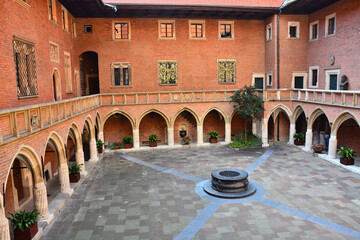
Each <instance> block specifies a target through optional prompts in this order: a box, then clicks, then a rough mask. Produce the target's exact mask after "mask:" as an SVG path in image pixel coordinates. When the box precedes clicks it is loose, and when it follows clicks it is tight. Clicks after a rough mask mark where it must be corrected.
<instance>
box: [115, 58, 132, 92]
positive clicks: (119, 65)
mask: <svg viewBox="0 0 360 240" xmlns="http://www.w3.org/2000/svg"><path fill="white" fill-rule="evenodd" d="M115 68H120V69H123V68H128V69H129V85H123V84H124V83H123V81H124V80H123V79H121V75H120V85H115V74H114V69H115ZM110 74H111V87H112V88H117V87H122V88H124V87H132V70H131V63H130V62H113V63H111V66H110Z"/></svg>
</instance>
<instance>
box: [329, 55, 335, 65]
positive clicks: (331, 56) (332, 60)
mask: <svg viewBox="0 0 360 240" xmlns="http://www.w3.org/2000/svg"><path fill="white" fill-rule="evenodd" d="M329 60H330V65H334V63H335V56H334V55H332V54H331V55H330V57H329Z"/></svg>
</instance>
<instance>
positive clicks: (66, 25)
mask: <svg viewBox="0 0 360 240" xmlns="http://www.w3.org/2000/svg"><path fill="white" fill-rule="evenodd" d="M61 17H62V19H61V22H62V25H63V30H64V31H65V32H66V33H69V15H68V10H67V9H66V8H65V7H64V6H63V5H61Z"/></svg>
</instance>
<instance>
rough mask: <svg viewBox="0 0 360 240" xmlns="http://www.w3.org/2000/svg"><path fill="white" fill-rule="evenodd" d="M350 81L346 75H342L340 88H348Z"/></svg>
mask: <svg viewBox="0 0 360 240" xmlns="http://www.w3.org/2000/svg"><path fill="white" fill-rule="evenodd" d="M348 86H349V82H348V78H347V76H346V75H342V76H341V82H340V84H339V87H340V90H348Z"/></svg>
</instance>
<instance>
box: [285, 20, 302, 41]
mask: <svg viewBox="0 0 360 240" xmlns="http://www.w3.org/2000/svg"><path fill="white" fill-rule="evenodd" d="M290 27H296V36H295V37H291V36H290ZM299 38H300V22H293V21H289V22H288V34H287V39H299Z"/></svg>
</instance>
